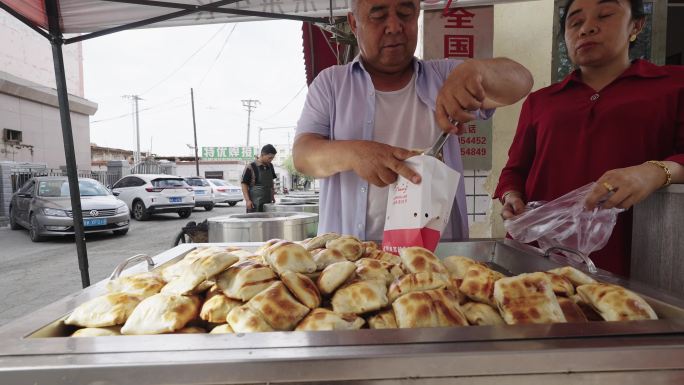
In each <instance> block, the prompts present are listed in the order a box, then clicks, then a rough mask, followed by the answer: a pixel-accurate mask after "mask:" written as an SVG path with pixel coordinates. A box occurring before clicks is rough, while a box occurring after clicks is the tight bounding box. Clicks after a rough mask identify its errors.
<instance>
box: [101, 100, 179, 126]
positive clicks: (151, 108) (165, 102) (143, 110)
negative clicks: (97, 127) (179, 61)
mask: <svg viewBox="0 0 684 385" xmlns="http://www.w3.org/2000/svg"><path fill="white" fill-rule="evenodd" d="M182 97H183V96H176V97H174V98H171V99H167V100H166V101H164V102H162V103H159V104H155V105H153V106H150V107H146V108H143V109H140V110H139V111H138V112H145V111H149V110H154V109H156V108H159V107H166V106H167V105H168V104H169V103H170V102H172V101H174V100H177V99H180V98H182ZM185 104H187V103H185ZM133 115H134V113H133V112H129V113H126V114H121V115H117V116H112V117H109V118H102V119H98V120H93V121H92V122H90V124H94V123H103V122H108V121H110V120H117V119H121V118H125V117H127V116H133Z"/></svg>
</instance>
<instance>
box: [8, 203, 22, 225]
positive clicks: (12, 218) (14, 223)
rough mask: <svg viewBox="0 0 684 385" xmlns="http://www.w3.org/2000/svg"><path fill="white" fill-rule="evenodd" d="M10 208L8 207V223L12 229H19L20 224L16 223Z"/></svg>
mask: <svg viewBox="0 0 684 385" xmlns="http://www.w3.org/2000/svg"><path fill="white" fill-rule="evenodd" d="M12 214H13V213H12V208H11V207H10V209H9V223H10V229H12V230H19V229H21V226H19V224H18V223H17V220H16V219H15V218H14V215H12Z"/></svg>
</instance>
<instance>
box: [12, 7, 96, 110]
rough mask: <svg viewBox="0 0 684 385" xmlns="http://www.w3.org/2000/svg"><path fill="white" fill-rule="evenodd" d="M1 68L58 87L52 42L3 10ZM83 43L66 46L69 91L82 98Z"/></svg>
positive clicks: (65, 65)
mask: <svg viewBox="0 0 684 385" xmlns="http://www.w3.org/2000/svg"><path fill="white" fill-rule="evenodd" d="M0 42H2V43H0V69H1V70H2V71H5V72H8V73H10V74H12V75H15V76H18V77H20V78H24V79H30V80H31V81H33V82H35V83H38V84H40V85H42V86H45V87H48V88H56V85H55V73H54V67H53V64H52V49H51V46H50V42H49V41H48V40H47V39H46V38H44V37H42V36H40V35H39V34H38V33H36V32H35V31H34V30H32V29H31V28H29V27H27V26H26V25H25V24H24V23H22V22H20V21H19V20H17V19H16V18H14V17H13V16H12V15H10V14H8V13H7V12H5V11H4V10H1V9H0ZM82 63H83V53H82V48H81V43H74V44H69V45H66V46H64V67H65V72H66V79H67V88H68V89H69V93H70V94H73V95H78V96H80V97H83V65H82Z"/></svg>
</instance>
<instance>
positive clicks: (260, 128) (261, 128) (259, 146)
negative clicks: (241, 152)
mask: <svg viewBox="0 0 684 385" xmlns="http://www.w3.org/2000/svg"><path fill="white" fill-rule="evenodd" d="M262 130H263V127H259V142H258V143H259V145H258V147H257V148H259V149H260V148H261V131H262ZM247 132H249V129H248V130H247Z"/></svg>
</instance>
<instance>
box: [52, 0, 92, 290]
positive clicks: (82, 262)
mask: <svg viewBox="0 0 684 385" xmlns="http://www.w3.org/2000/svg"><path fill="white" fill-rule="evenodd" d="M45 9H46V12H47V15H48V24H49V27H50V43H51V44H52V60H53V62H54V67H55V80H56V85H57V98H58V100H59V117H60V120H61V123H62V138H63V140H64V156H65V158H66V166H67V179H68V181H69V194H70V195H71V212H72V213H73V220H74V240H75V242H76V254H77V255H78V267H79V269H80V270H81V284H82V285H83V287H84V288H85V287H88V286H90V275H89V274H88V251H87V249H86V240H85V232H84V230H83V212H82V211H81V192H80V189H79V188H78V169H77V167H76V154H75V152H74V136H73V132H72V130H71V115H70V110H69V93H68V91H67V84H66V76H65V74H64V55H63V52H62V45H63V44H64V41H63V40H62V32H61V30H60V28H59V15H58V10H57V0H46V1H45Z"/></svg>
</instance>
